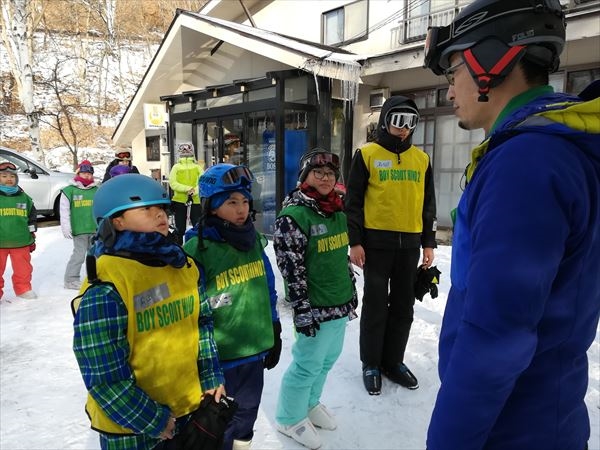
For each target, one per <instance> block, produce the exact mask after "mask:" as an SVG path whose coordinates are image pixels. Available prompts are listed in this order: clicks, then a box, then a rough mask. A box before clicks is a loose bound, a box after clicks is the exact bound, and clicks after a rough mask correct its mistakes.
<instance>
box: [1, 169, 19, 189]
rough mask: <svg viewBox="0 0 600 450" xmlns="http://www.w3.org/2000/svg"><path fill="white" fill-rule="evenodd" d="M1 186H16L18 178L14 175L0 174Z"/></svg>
mask: <svg viewBox="0 0 600 450" xmlns="http://www.w3.org/2000/svg"><path fill="white" fill-rule="evenodd" d="M0 184H1V185H2V186H16V185H17V176H16V175H15V174H14V173H9V172H0Z"/></svg>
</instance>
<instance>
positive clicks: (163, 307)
mask: <svg viewBox="0 0 600 450" xmlns="http://www.w3.org/2000/svg"><path fill="white" fill-rule="evenodd" d="M97 271H98V278H99V279H100V280H103V281H109V282H112V283H113V284H114V285H115V287H116V288H117V291H118V292H119V294H120V296H121V298H122V299H123V303H124V304H125V306H126V307H127V312H128V316H129V317H128V321H127V340H128V341H129V347H130V353H129V365H130V366H131V369H132V372H133V374H134V376H135V380H136V385H137V386H138V387H139V388H140V389H142V390H143V391H144V392H146V394H148V396H150V397H151V398H152V399H153V400H154V401H156V402H158V403H160V404H162V405H166V406H168V407H169V408H170V409H171V412H172V413H173V415H174V416H175V417H181V416H183V415H185V414H188V413H190V412H192V411H194V410H195V409H196V408H197V407H198V405H199V404H200V400H201V398H202V389H201V387H200V375H199V373H198V365H197V361H198V354H199V353H198V352H199V340H200V331H199V328H198V317H199V313H200V297H199V293H198V284H197V283H198V278H199V272H198V268H197V267H196V265H195V264H194V263H193V261H192V260H191V259H190V258H188V264H187V265H186V266H184V267H183V268H181V269H177V268H174V267H172V266H165V267H150V266H146V265H143V264H141V263H139V262H137V261H135V260H132V259H127V258H120V257H117V256H110V255H102V256H101V257H100V258H98V260H97ZM88 285H89V284H88V281H87V279H86V280H85V281H84V285H83V286H82V291H83V290H84V289H87V287H88ZM86 411H87V413H88V415H89V417H90V420H91V422H92V428H93V429H95V430H97V431H101V432H106V433H115V434H134V432H133V431H132V430H130V429H128V428H125V427H122V426H120V425H118V424H116V423H115V422H113V421H112V420H111V419H110V418H109V417H108V416H107V415H106V414H105V413H104V411H103V410H102V408H100V406H99V405H98V403H96V401H95V400H94V399H93V398H92V396H91V395H89V394H88V400H87V404H86Z"/></svg>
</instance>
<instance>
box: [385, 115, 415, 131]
mask: <svg viewBox="0 0 600 450" xmlns="http://www.w3.org/2000/svg"><path fill="white" fill-rule="evenodd" d="M386 122H387V124H388V126H390V125H391V126H393V127H395V128H408V129H409V130H414V128H415V127H416V126H417V124H418V123H419V115H418V114H416V113H411V112H405V111H391V112H389V113H388V115H387V118H386Z"/></svg>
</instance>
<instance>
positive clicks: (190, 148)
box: [177, 143, 194, 155]
mask: <svg viewBox="0 0 600 450" xmlns="http://www.w3.org/2000/svg"><path fill="white" fill-rule="evenodd" d="M177 150H178V151H179V154H180V155H193V154H194V145H193V144H189V143H184V144H179V145H178V146H177Z"/></svg>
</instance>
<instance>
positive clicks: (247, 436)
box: [222, 359, 265, 450]
mask: <svg viewBox="0 0 600 450" xmlns="http://www.w3.org/2000/svg"><path fill="white" fill-rule="evenodd" d="M264 371H265V368H264V367H263V361H262V359H261V360H257V361H253V362H249V363H246V364H242V365H241V366H236V367H233V368H231V369H226V370H224V371H223V375H225V385H226V386H227V395H228V396H230V397H233V398H234V399H235V401H236V402H237V404H238V410H237V412H236V413H235V416H233V420H232V421H231V422H229V425H228V426H227V430H225V436H224V437H223V449H222V450H231V448H232V447H233V441H234V440H240V441H249V440H252V437H253V436H254V431H253V429H254V423H255V422H256V417H257V416H258V408H259V406H260V399H261V396H262V392H263V385H264Z"/></svg>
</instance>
